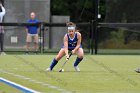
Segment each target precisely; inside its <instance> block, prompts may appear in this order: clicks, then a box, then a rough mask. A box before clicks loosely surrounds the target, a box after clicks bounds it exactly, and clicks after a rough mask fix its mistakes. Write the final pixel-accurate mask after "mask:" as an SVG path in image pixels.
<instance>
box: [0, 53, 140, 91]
mask: <svg viewBox="0 0 140 93" xmlns="http://www.w3.org/2000/svg"><path fill="white" fill-rule="evenodd" d="M54 57H55V55H6V56H0V77H2V78H5V79H7V80H10V81H12V82H15V83H18V84H20V85H23V86H25V87H28V88H30V89H33V90H36V91H39V92H43V93H48V92H49V93H50V92H51V93H54V92H56V93H59V92H60V93H62V92H63V93H66V92H70V93H71V92H72V93H140V80H139V79H140V73H136V72H135V71H134V70H135V69H136V68H137V67H140V56H139V55H97V56H95V55H93V56H92V55H85V58H84V60H83V61H82V63H81V64H80V65H79V67H80V69H81V72H75V70H74V68H73V61H74V60H75V58H76V56H74V55H73V56H72V57H71V58H70V60H69V61H68V63H67V64H66V66H65V72H62V73H60V72H58V71H59V69H60V67H61V65H62V64H63V62H64V61H65V58H63V59H62V60H60V63H58V65H57V66H56V67H55V69H54V71H53V72H45V71H44V70H45V69H46V68H47V67H48V66H49V65H50V62H51V60H52V59H53V58H54ZM10 92H11V93H22V91H20V90H17V89H15V88H13V87H10V86H8V85H6V84H3V83H1V82H0V93H10Z"/></svg>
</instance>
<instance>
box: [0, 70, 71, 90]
mask: <svg viewBox="0 0 140 93" xmlns="http://www.w3.org/2000/svg"><path fill="white" fill-rule="evenodd" d="M0 72H1V73H5V74H9V75H12V76H14V77H18V78H20V79H23V80H28V81H30V82H32V83H36V84H40V85H42V86H47V87H49V88H52V89H55V90H58V91H62V92H67V93H69V92H68V91H66V90H65V89H62V88H59V87H57V86H52V85H50V84H47V83H44V82H39V81H37V80H33V79H31V78H28V77H25V76H22V75H18V74H15V73H11V72H7V71H4V70H0Z"/></svg>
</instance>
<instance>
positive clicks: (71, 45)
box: [63, 33, 82, 50]
mask: <svg viewBox="0 0 140 93" xmlns="http://www.w3.org/2000/svg"><path fill="white" fill-rule="evenodd" d="M67 38H68V50H73V49H74V48H75V47H76V46H77V42H78V37H77V33H75V35H74V38H72V39H71V38H70V36H69V34H67ZM63 47H64V46H63ZM80 48H82V45H80Z"/></svg>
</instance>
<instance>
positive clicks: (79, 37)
mask: <svg viewBox="0 0 140 93" xmlns="http://www.w3.org/2000/svg"><path fill="white" fill-rule="evenodd" d="M77 38H78V41H77V46H76V47H75V48H74V49H73V50H72V53H73V54H74V53H75V52H76V51H77V50H78V49H79V48H80V45H81V40H82V38H81V33H79V32H77Z"/></svg>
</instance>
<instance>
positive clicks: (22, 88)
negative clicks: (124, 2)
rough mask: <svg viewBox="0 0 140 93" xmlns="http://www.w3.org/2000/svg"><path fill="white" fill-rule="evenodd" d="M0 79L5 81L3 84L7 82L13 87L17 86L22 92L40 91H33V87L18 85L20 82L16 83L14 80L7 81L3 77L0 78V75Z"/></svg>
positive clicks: (35, 92)
mask: <svg viewBox="0 0 140 93" xmlns="http://www.w3.org/2000/svg"><path fill="white" fill-rule="evenodd" d="M0 80H1V82H3V83H5V84H7V85H9V86H11V87H15V88H17V89H18V90H21V91H24V92H28V93H40V92H38V91H35V90H33V89H30V88H27V87H24V86H22V85H20V84H17V83H15V82H12V81H9V80H7V79H4V78H1V77H0Z"/></svg>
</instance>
